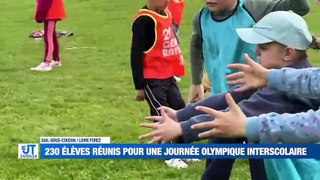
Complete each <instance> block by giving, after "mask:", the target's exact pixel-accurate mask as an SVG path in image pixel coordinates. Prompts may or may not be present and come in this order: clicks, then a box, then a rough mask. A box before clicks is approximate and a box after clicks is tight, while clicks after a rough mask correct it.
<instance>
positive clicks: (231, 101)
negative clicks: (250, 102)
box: [225, 93, 240, 110]
mask: <svg viewBox="0 0 320 180" xmlns="http://www.w3.org/2000/svg"><path fill="white" fill-rule="evenodd" d="M225 98H226V101H227V103H228V105H229V107H230V109H231V110H238V109H240V108H239V106H238V105H237V103H236V102H235V101H234V99H233V98H232V96H231V94H230V93H227V94H226V97H225Z"/></svg>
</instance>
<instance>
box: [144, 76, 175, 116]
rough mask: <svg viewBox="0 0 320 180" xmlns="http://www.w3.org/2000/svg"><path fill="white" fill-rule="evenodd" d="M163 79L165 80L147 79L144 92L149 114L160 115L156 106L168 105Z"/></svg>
mask: <svg viewBox="0 0 320 180" xmlns="http://www.w3.org/2000/svg"><path fill="white" fill-rule="evenodd" d="M165 81H166V80H147V85H146V87H145V94H146V100H147V102H148V105H149V107H150V114H151V116H160V112H159V110H158V108H159V107H161V106H169V104H168V102H167V94H166V91H167V87H166V86H165Z"/></svg>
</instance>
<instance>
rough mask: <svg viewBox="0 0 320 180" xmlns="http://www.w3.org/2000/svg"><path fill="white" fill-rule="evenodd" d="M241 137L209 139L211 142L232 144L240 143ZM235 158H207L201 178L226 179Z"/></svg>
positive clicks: (208, 179) (205, 179)
mask: <svg viewBox="0 0 320 180" xmlns="http://www.w3.org/2000/svg"><path fill="white" fill-rule="evenodd" d="M241 142H243V139H229V138H228V139H226V138H217V139H209V143H213V144H233V143H241ZM234 161H235V159H208V160H207V162H206V169H205V171H204V173H203V175H202V179H203V180H214V179H217V180H228V179H229V178H230V174H231V171H232V166H233V164H234Z"/></svg>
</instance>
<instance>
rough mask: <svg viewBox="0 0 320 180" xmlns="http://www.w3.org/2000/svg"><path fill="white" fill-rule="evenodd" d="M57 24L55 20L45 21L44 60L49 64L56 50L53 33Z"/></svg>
mask: <svg viewBox="0 0 320 180" xmlns="http://www.w3.org/2000/svg"><path fill="white" fill-rule="evenodd" d="M55 26H56V22H55V21H45V22H44V36H43V40H44V43H45V55H44V62H45V63H47V64H49V63H50V61H51V59H52V56H53V50H54V44H53V33H54V29H55Z"/></svg>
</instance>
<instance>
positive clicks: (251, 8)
mask: <svg viewBox="0 0 320 180" xmlns="http://www.w3.org/2000/svg"><path fill="white" fill-rule="evenodd" d="M205 3H206V6H205V7H204V8H203V9H202V10H201V11H200V12H199V13H197V14H196V15H195V17H194V19H193V32H192V35H191V42H190V61H191V79H192V85H191V87H190V92H189V102H196V101H198V100H201V99H203V98H204V93H203V92H204V90H203V86H202V85H201V82H202V76H203V71H204V70H203V67H204V65H205V68H206V69H205V70H206V73H207V74H208V77H209V80H210V84H211V95H215V94H218V93H225V92H226V91H228V90H229V89H230V87H231V86H229V85H228V84H227V82H226V79H225V76H226V75H228V74H231V73H234V72H235V71H233V70H230V69H228V68H227V65H228V64H232V63H244V62H245V61H244V59H243V54H244V53H248V54H249V55H250V56H251V57H253V58H254V59H256V57H255V48H256V46H255V45H252V44H248V43H245V42H244V41H242V40H241V39H240V38H239V37H238V35H237V33H236V28H249V27H252V26H253V25H254V24H255V22H257V21H259V20H260V19H261V18H262V17H263V16H264V15H266V14H268V13H270V12H272V11H279V10H293V11H295V12H297V13H298V14H300V15H305V14H307V13H308V12H309V9H310V6H309V3H308V1H307V0H205ZM209 141H212V142H213V143H218V142H215V140H214V139H210V140H209ZM208 161H212V163H215V162H217V163H216V166H215V167H214V168H213V169H217V171H215V172H216V174H215V175H213V176H214V177H220V178H217V179H228V178H229V176H230V173H231V172H230V170H228V168H224V169H223V170H219V169H220V167H221V166H222V164H224V166H226V167H229V169H230V168H231V167H232V164H233V162H232V163H227V162H225V161H228V160H223V159H213V160H208ZM253 161H254V162H256V163H255V164H251V163H250V164H251V167H252V168H255V170H252V171H253V172H255V174H262V173H260V172H259V169H260V170H261V169H263V168H260V167H261V166H262V164H263V163H262V160H260V163H259V160H253ZM220 162H221V164H220ZM208 163H209V162H207V164H208ZM259 164H260V165H259ZM223 174H224V175H223ZM252 178H253V179H259V180H261V177H255V175H253V177H252Z"/></svg>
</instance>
